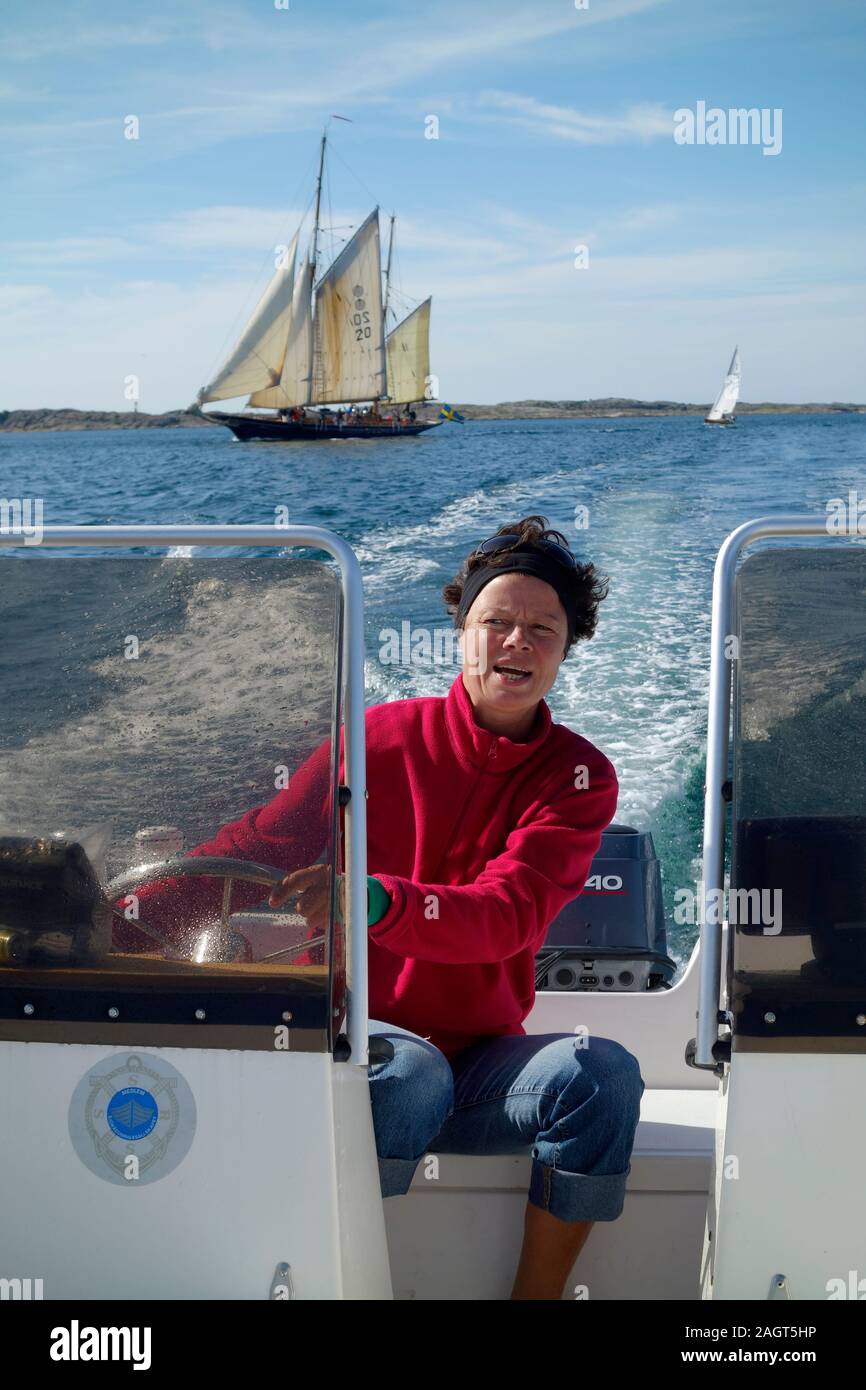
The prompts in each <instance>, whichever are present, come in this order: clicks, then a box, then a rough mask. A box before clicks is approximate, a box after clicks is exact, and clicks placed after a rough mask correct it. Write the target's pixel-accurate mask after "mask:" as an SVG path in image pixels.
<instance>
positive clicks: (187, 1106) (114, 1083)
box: [69, 1052, 196, 1187]
mask: <svg viewBox="0 0 866 1390" xmlns="http://www.w3.org/2000/svg"><path fill="white" fill-rule="evenodd" d="M195 1126H196V1110H195V1099H194V1097H193V1094H192V1091H191V1090H190V1088H189V1085H188V1084H187V1082H186V1081H185V1079H184V1078H183V1077H182V1076H181V1074H180V1072H179V1071H178V1070H177V1068H176V1067H173V1066H172V1065H171V1063H170V1062H166V1061H165V1060H164V1059H163V1058H162V1057H153V1056H151V1055H150V1054H148V1053H145V1052H121V1053H117V1052H116V1053H114V1054H113V1055H112V1056H111V1057H105V1058H103V1060H102V1061H101V1062H97V1064H96V1066H94V1067H91V1069H90V1071H89V1072H87V1074H86V1075H85V1076H83V1077H82V1078H81V1080H80V1081H79V1083H78V1085H77V1086H76V1088H75V1090H74V1092H73V1094H72V1099H71V1101H70V1102H69V1137H70V1139H71V1140H72V1147H73V1148H74V1150H75V1152H76V1153H77V1154H78V1157H79V1158H80V1159H81V1161H82V1163H84V1164H85V1165H86V1167H88V1168H89V1169H90V1171H91V1173H95V1174H96V1176H97V1177H98V1178H104V1179H105V1180H106V1182H113V1183H117V1184H119V1185H120V1186H123V1187H140V1186H141V1185H142V1184H143V1183H151V1182H158V1181H159V1179H160V1178H164V1177H166V1176H167V1175H168V1174H169V1173H171V1172H173V1171H174V1169H175V1168H176V1167H177V1166H178V1164H179V1163H182V1162H183V1160H184V1159H185V1158H186V1156H187V1154H188V1153H189V1150H190V1147H191V1145H192V1141H193V1139H194V1138H195Z"/></svg>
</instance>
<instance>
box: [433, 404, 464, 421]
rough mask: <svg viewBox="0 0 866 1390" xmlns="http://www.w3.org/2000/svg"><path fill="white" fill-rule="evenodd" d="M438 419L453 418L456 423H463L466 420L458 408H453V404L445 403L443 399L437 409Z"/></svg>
mask: <svg viewBox="0 0 866 1390" xmlns="http://www.w3.org/2000/svg"><path fill="white" fill-rule="evenodd" d="M439 419H440V420H455V421H456V422H457V424H458V425H463V424H465V422H466V419H465V416H463V415H461V414H460V411H459V410H455V409H454V407H453V405H446V404H445V402H444V401H443V402H442V409H441V410H440V411H439Z"/></svg>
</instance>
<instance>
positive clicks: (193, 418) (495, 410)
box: [0, 396, 866, 433]
mask: <svg viewBox="0 0 866 1390" xmlns="http://www.w3.org/2000/svg"><path fill="white" fill-rule="evenodd" d="M707 408H708V407H707V406H706V405H694V404H688V403H685V402H682V401H637V400H631V399H628V398H625V397H619V396H606V397H604V398H602V399H600V400H591V401H503V402H501V403H500V404H498V405H465V404H462V405H457V407H456V409H457V410H459V411H460V413H461V415H464V416H465V417H466V419H467V420H616V419H622V418H624V417H626V418H640V417H644V418H646V417H650V418H652V417H663V416H676V415H705V414H706V411H707ZM427 409H428V410H435V409H436V404H434V403H431V404H430V405H429V406H428V407H427ZM864 412H866V405H856V404H851V403H847V402H840V401H832V402H829V403H827V404H808V405H776V404H773V403H770V402H760V403H756V404H752V405H749V404H747V403H744V402H743V401H741V402H740V403H739V405H738V406H737V414H738V415H827V414H863V413H864ZM214 423H215V422H214V421H211V420H209V419H208V417H207V415H206V414H200V413H199V412H198V411H195V410H168V411H165V412H164V413H163V414H161V415H148V414H147V413H146V412H145V411H142V410H135V411H133V410H73V409H71V408H66V407H64V408H63V409H60V410H51V409H42V410H0V432H6V433H9V432H12V431H21V430H141V429H177V428H192V429H201V428H207V429H210V428H212V427H213V425H214Z"/></svg>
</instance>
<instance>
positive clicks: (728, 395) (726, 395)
mask: <svg viewBox="0 0 866 1390" xmlns="http://www.w3.org/2000/svg"><path fill="white" fill-rule="evenodd" d="M739 398H740V350H739V348H734V355H733V357H732V358H731V364H730V366H729V367H728V374H727V376H726V377H725V380H724V385H723V386H722V389H721V391H720V392H719V394H718V396H717V397H716V399H715V401H714V402H713V404H712V405H711V406H710V411H709V414H708V415H707V417H706V418H707V419H708V420H721V419H722V417H723V416H724V415H733V413H734V410H735V409H736V405H737V401H738V400H739Z"/></svg>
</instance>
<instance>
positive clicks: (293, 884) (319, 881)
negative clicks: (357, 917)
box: [268, 864, 346, 931]
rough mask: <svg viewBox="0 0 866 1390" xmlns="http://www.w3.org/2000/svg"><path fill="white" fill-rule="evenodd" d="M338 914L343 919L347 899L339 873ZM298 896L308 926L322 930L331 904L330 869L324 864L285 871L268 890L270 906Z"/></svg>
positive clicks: (299, 908) (298, 902) (276, 905)
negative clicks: (281, 878) (287, 872)
mask: <svg viewBox="0 0 866 1390" xmlns="http://www.w3.org/2000/svg"><path fill="white" fill-rule="evenodd" d="M338 884H339V900H340V913H341V915H342V917H343V918H344V919H345V916H346V901H345V887H344V883H343V876H342V874H339V875H338ZM292 897H295V898H297V906H298V912H299V913H300V915H301V916H302V917H306V919H307V922H308V923H309V924H310V925H311V926H315V927H316V928H317V929H318V930H320V931H324V930H325V928H326V927H327V925H328V915H329V911H330V905H331V869H330V867H329V866H328V865H327V864H310V865H309V867H308V868H306V869H295V870H294V872H293V873H290V874H286V876H285V878H284V879H283V881H282V883H278V884H277V885H276V887H275V888H273V889H272V890H271V895H270V897H269V898H268V906H269V907H282V905H283V903H284V902H286V901H287V900H288V899H289V898H292Z"/></svg>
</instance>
